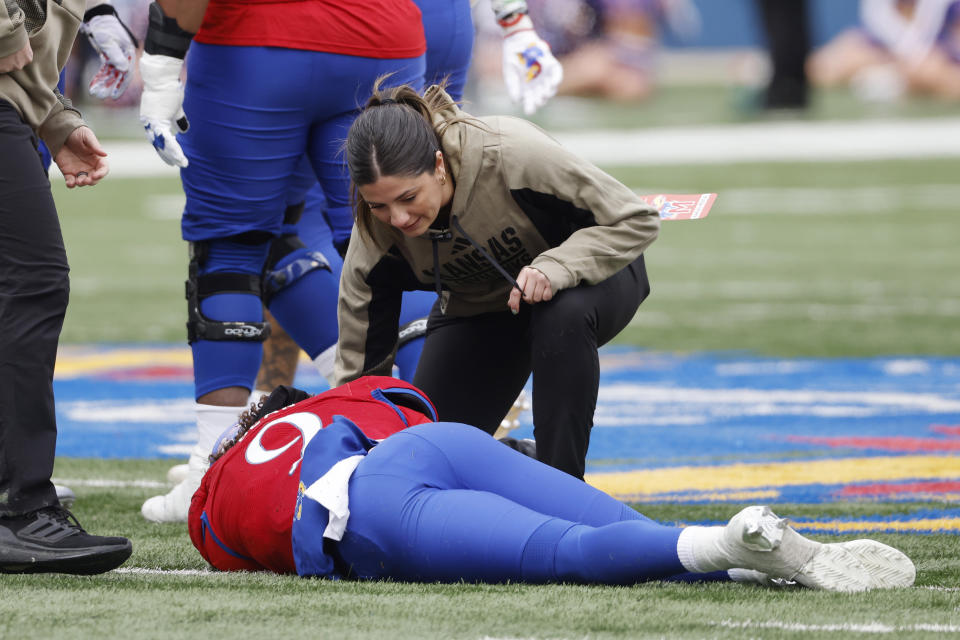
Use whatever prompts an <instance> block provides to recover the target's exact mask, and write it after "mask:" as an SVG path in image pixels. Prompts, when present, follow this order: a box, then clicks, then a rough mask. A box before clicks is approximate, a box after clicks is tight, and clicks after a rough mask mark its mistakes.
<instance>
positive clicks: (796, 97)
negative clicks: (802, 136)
mask: <svg viewBox="0 0 960 640" xmlns="http://www.w3.org/2000/svg"><path fill="white" fill-rule="evenodd" d="M756 3H757V7H758V9H759V10H760V18H761V22H762V23H763V31H764V35H765V36H766V40H767V50H768V51H769V52H770V62H771V65H772V67H773V69H772V74H771V77H770V83H769V84H768V85H767V89H766V94H765V95H764V106H765V107H767V108H771V109H778V108H803V107H806V106H807V92H808V84H809V83H808V82H807V73H806V69H805V65H806V62H807V55H809V53H810V26H809V16H808V14H807V2H806V0H756Z"/></svg>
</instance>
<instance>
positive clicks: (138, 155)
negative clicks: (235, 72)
mask: <svg viewBox="0 0 960 640" xmlns="http://www.w3.org/2000/svg"><path fill="white" fill-rule="evenodd" d="M554 135H555V137H556V138H557V139H558V140H559V141H560V142H561V143H562V144H563V145H564V146H566V147H567V148H569V149H570V150H572V151H573V152H574V153H577V154H580V155H582V156H584V157H586V158H587V159H589V160H590V161H591V162H594V163H596V164H600V165H605V166H610V165H671V164H725V163H732V162H826V161H858V160H893V159H904V158H936V157H941V158H957V157H960V145H958V144H956V141H957V140H958V139H960V118H929V119H923V120H895V119H890V120H868V121H856V120H851V121H825V122H803V121H791V122H757V123H747V124H730V125H700V126H685V127H662V128H656V129H635V130H608V129H593V130H585V131H566V132H559V133H554ZM103 146H104V148H105V149H106V150H107V153H109V154H110V155H109V156H108V162H109V163H110V175H111V176H112V177H113V178H142V177H152V176H176V175H177V174H178V171H179V170H178V169H176V168H175V167H170V166H168V165H166V164H165V163H164V162H163V161H162V160H160V158H159V156H157V154H156V152H154V150H153V147H151V146H150V145H149V144H147V142H146V141H140V140H104V141H103ZM50 172H51V175H55V176H56V177H57V178H58V179H59V178H60V174H59V171H58V170H57V167H56V165H53V166H51V167H50Z"/></svg>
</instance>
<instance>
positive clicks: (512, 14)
mask: <svg viewBox="0 0 960 640" xmlns="http://www.w3.org/2000/svg"><path fill="white" fill-rule="evenodd" d="M491 7H492V8H493V13H494V15H495V17H496V19H497V24H499V25H500V27H501V28H502V29H503V82H504V84H506V87H507V93H508V94H509V95H510V99H511V100H513V102H514V103H516V104H519V105H521V106H522V107H523V112H524V113H526V114H527V115H530V114H532V113H533V112H535V111H536V110H537V109H539V108H540V107H542V106H543V105H545V104H546V103H547V101H548V100H549V99H550V98H552V97H553V96H554V95H555V94H556V93H557V88H558V87H559V86H560V82H561V81H562V80H563V67H562V66H560V63H559V62H558V61H557V59H556V58H555V57H554V56H553V53H552V52H551V51H550V45H549V44H547V43H546V41H544V40H543V39H542V38H541V37H540V36H539V35H537V32H536V30H535V29H534V27H533V22H532V21H531V20H530V16H528V15H527V3H526V0H492V2H491Z"/></svg>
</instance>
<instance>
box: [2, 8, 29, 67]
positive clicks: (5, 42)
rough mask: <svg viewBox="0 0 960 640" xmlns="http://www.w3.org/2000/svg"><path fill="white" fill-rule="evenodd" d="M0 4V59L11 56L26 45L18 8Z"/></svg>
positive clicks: (22, 18)
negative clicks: (11, 10) (11, 9)
mask: <svg viewBox="0 0 960 640" xmlns="http://www.w3.org/2000/svg"><path fill="white" fill-rule="evenodd" d="M10 8H11V7H10V5H8V4H7V3H6V2H0V58H5V57H7V56H9V55H13V54H14V53H16V52H17V51H20V49H23V47H24V45H26V44H27V42H28V39H27V29H26V27H24V25H23V21H24V15H23V11H21V10H20V8H19V7H16V6H14V7H12V8H13V9H14V11H13V12H12V13H11V12H10Z"/></svg>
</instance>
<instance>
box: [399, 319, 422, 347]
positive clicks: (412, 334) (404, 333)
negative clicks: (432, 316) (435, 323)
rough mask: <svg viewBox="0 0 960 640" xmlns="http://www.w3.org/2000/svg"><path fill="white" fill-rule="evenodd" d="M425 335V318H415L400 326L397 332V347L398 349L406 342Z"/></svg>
mask: <svg viewBox="0 0 960 640" xmlns="http://www.w3.org/2000/svg"><path fill="white" fill-rule="evenodd" d="M425 335H427V319H426V318H417V319H416V320H411V321H410V322H408V323H407V324H405V325H403V326H402V327H400V331H399V332H397V339H398V340H397V348H398V349H399V348H400V347H402V346H403V345H405V344H407V343H408V342H410V341H412V340H416V339H417V338H420V337H422V336H425Z"/></svg>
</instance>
